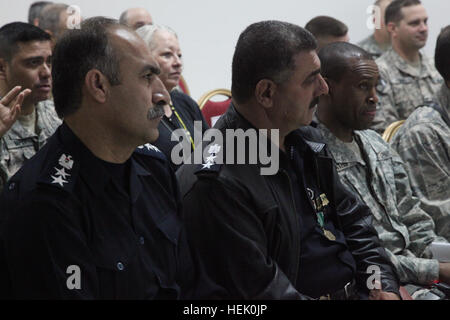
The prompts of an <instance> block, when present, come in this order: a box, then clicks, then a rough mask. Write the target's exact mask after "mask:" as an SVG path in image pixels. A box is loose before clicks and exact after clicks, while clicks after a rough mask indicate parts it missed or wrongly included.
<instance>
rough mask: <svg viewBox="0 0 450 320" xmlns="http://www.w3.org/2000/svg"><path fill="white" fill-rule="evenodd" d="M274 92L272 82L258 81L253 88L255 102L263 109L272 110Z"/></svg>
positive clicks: (274, 88) (266, 80)
mask: <svg viewBox="0 0 450 320" xmlns="http://www.w3.org/2000/svg"><path fill="white" fill-rule="evenodd" d="M275 91H276V84H275V83H274V82H273V81H272V80H268V79H263V80H260V81H259V82H258V83H257V84H256V87H255V97H256V100H257V101H258V103H259V104H260V105H262V106H263V107H264V108H272V107H273V97H274V94H275Z"/></svg>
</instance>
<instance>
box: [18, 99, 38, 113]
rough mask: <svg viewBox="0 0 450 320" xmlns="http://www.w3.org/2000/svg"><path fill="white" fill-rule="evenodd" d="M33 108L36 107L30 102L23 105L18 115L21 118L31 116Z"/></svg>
mask: <svg viewBox="0 0 450 320" xmlns="http://www.w3.org/2000/svg"><path fill="white" fill-rule="evenodd" d="M35 108H36V105H35V104H33V103H31V102H28V103H23V104H22V106H21V107H20V114H21V115H22V116H27V115H29V114H32V113H33V111H34V109H35Z"/></svg>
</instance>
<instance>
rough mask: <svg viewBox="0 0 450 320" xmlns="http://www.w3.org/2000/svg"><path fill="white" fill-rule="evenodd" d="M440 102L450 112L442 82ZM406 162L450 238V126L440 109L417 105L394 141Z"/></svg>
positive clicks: (416, 190)
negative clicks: (418, 106) (417, 107)
mask: <svg viewBox="0 0 450 320" xmlns="http://www.w3.org/2000/svg"><path fill="white" fill-rule="evenodd" d="M438 103H439V105H440V106H441V107H442V108H443V109H444V111H446V112H447V114H448V115H450V90H449V89H448V88H447V87H446V86H445V84H444V85H443V86H442V89H441V91H440V92H439V93H438ZM391 145H392V147H393V148H394V149H395V150H396V151H397V152H398V154H399V155H400V156H401V157H402V159H403V161H404V162H405V164H406V169H407V171H408V173H409V179H410V182H411V187H412V189H413V192H414V194H415V195H417V197H419V198H420V199H422V202H423V203H424V208H425V210H427V212H429V214H430V215H431V217H432V218H433V220H434V223H435V224H436V233H437V234H439V235H441V236H443V237H446V238H447V239H448V240H449V241H450V128H449V126H448V125H447V124H446V123H445V122H444V120H443V119H442V117H441V115H440V114H439V112H437V111H436V110H434V109H432V108H429V107H422V108H419V109H417V110H416V111H415V112H414V113H413V114H412V115H411V116H410V117H409V118H408V120H407V121H406V122H405V123H404V124H403V126H402V127H401V128H400V130H399V131H398V132H397V134H396V135H395V136H394V138H393V139H392V141H391Z"/></svg>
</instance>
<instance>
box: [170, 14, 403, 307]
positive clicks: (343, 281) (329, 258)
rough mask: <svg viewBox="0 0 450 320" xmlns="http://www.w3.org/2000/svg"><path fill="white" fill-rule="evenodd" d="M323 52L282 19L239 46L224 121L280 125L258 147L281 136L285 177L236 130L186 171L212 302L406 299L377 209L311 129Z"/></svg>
mask: <svg viewBox="0 0 450 320" xmlns="http://www.w3.org/2000/svg"><path fill="white" fill-rule="evenodd" d="M315 49H316V41H315V39H314V37H313V36H312V35H311V34H310V33H309V32H307V31H305V30H304V29H302V28H301V27H298V26H296V25H293V24H289V23H284V22H279V21H264V22H260V23H256V24H253V25H251V26H249V27H248V28H247V29H246V30H245V31H244V32H243V33H242V34H241V36H240V38H239V41H238V44H237V46H236V51H235V54H234V58H233V82H232V93H233V104H232V105H231V106H230V108H229V109H228V111H227V113H226V114H225V115H224V116H222V118H221V119H220V120H219V121H218V123H217V124H216V128H217V129H218V130H220V132H221V133H222V135H223V136H225V134H226V133H228V132H227V131H226V130H229V129H234V130H236V129H242V130H244V131H245V132H256V130H257V129H269V130H270V132H269V133H267V132H266V133H264V132H263V131H261V130H259V131H258V134H257V138H258V141H259V144H258V146H259V149H258V150H259V151H260V149H261V146H263V145H264V143H266V146H267V140H264V137H265V136H269V135H270V136H271V141H270V142H268V144H269V145H270V147H272V148H271V150H272V151H271V152H270V158H271V159H272V161H274V162H276V164H277V165H278V167H279V169H278V170H276V172H275V174H272V175H263V174H262V172H263V171H262V168H263V167H264V164H267V162H264V161H263V160H264V159H262V158H261V156H259V157H257V161H256V162H254V163H253V162H251V160H250V159H251V158H252V156H253V155H254V154H252V153H255V148H254V146H253V145H252V143H253V144H254V143H255V142H254V141H253V142H252V139H250V138H249V139H247V140H245V141H246V142H248V143H244V146H243V148H242V149H240V147H242V145H241V146H240V145H234V146H233V147H230V145H229V143H228V142H229V141H228V140H229V139H230V137H231V136H228V135H227V141H226V143H221V141H220V139H217V140H215V141H214V142H213V143H211V144H210V145H209V147H207V148H206V149H205V154H206V153H209V156H208V157H207V158H206V159H205V160H204V163H202V164H201V165H185V166H183V167H182V168H181V169H180V170H179V171H178V178H179V180H180V184H181V188H182V193H183V195H184V197H183V204H184V215H185V216H184V219H185V223H186V226H187V233H188V239H189V241H190V244H191V245H192V247H193V249H194V251H195V262H196V264H197V267H198V268H201V269H204V270H205V271H206V273H207V275H208V277H207V278H208V282H206V283H205V286H204V288H205V290H204V292H203V297H202V298H211V299H308V298H315V299H364V298H369V297H370V298H373V299H398V290H399V287H398V280H397V277H396V275H395V274H394V271H393V269H392V266H391V265H390V263H389V262H388V259H387V257H386V253H385V252H384V250H383V249H382V248H381V247H380V245H379V242H378V238H377V236H376V232H375V230H374V229H373V227H372V226H371V214H370V211H369V209H368V208H367V207H366V206H365V205H363V204H362V203H360V202H358V200H356V197H355V196H354V195H353V194H352V193H350V192H349V191H347V190H346V189H345V188H344V187H343V186H342V185H341V184H340V182H339V179H338V176H337V174H336V170H335V168H334V165H333V162H332V160H331V158H330V157H329V156H328V154H327V152H326V148H325V145H324V144H323V143H321V141H320V134H319V133H318V132H317V131H316V129H314V128H312V127H308V125H309V124H310V122H311V120H312V115H313V112H314V109H315V105H316V104H317V98H318V97H319V96H320V95H322V94H324V93H327V92H328V87H327V85H326V83H325V81H324V80H323V78H322V77H321V75H320V61H319V59H318V57H317V54H316V52H315ZM299 127H301V128H300V129H298V128H299ZM252 130H253V131H252ZM273 133H275V135H274V134H273ZM277 134H278V137H277ZM274 137H275V138H274ZM205 141H206V139H205ZM260 141H266V142H263V143H261V142H260ZM240 142H241V144H242V140H241V141H240ZM273 150H275V151H273ZM280 150H281V151H280ZM258 154H259V155H261V153H258ZM225 156H226V158H227V159H226V161H225V164H220V159H221V158H225ZM194 158H195V157H194ZM238 158H240V159H241V160H242V158H244V159H245V160H246V161H245V164H234V163H237V162H236V160H237V159H238ZM206 284H207V285H206ZM380 286H381V288H380Z"/></svg>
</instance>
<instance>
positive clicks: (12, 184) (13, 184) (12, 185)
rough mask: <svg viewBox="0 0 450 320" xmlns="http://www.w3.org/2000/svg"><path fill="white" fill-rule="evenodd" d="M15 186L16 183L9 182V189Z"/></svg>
mask: <svg viewBox="0 0 450 320" xmlns="http://www.w3.org/2000/svg"><path fill="white" fill-rule="evenodd" d="M15 187H16V184H15V182H11V183H10V184H9V187H8V188H9V190H12V189H14V188H15Z"/></svg>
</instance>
